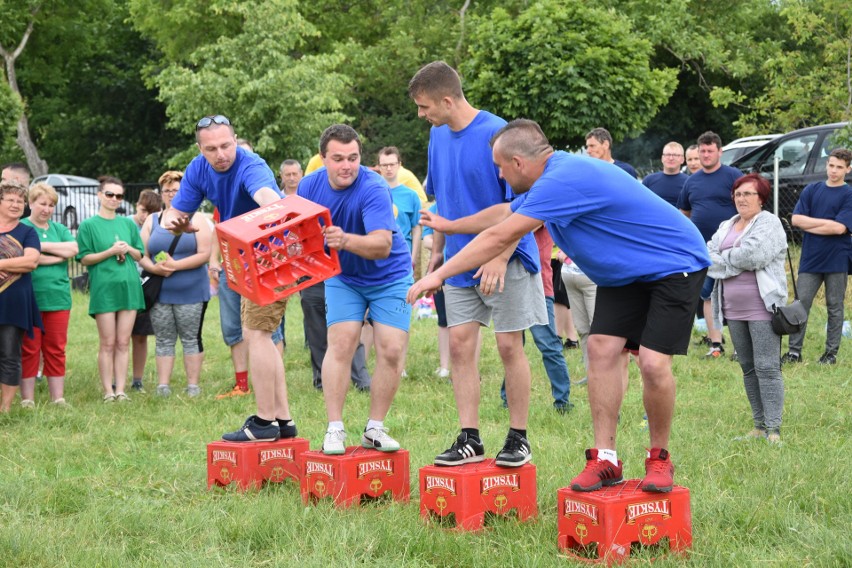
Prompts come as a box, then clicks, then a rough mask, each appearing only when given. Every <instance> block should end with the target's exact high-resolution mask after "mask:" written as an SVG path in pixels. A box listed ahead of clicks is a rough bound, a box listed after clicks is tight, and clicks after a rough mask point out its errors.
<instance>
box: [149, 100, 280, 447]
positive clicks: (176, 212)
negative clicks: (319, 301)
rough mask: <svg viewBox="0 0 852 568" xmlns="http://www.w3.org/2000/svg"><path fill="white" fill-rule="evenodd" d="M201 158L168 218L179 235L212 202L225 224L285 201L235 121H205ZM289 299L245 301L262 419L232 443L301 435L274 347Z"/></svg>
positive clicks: (200, 127) (249, 423)
mask: <svg viewBox="0 0 852 568" xmlns="http://www.w3.org/2000/svg"><path fill="white" fill-rule="evenodd" d="M195 141H196V145H197V146H198V149H199V150H200V152H201V153H200V154H199V155H198V156H196V157H195V158H194V159H193V160H192V161H191V162H190V163H189V166H188V167H187V168H186V172H185V174H184V177H183V180H182V181H181V183H180V190H179V191H178V193H177V195H176V196H175V198H174V199H173V200H172V203H171V207H170V208H169V210H168V211H166V212H165V213H164V214H163V226H164V227H167V228H168V229H169V230H171V231H173V232H180V231H193V230H194V227H192V225H191V223H190V220H189V215H190V214H191V213H193V212H195V211H196V210H197V209H198V207H199V206H200V205H201V202H202V201H203V200H204V199H205V198H207V199H209V200H210V201H211V202H212V203H213V204H214V205H215V206H216V207H217V208H218V209H219V214H220V216H221V219H222V220H223V221H227V220H228V219H231V218H232V217H236V216H239V215H243V214H244V213H248V212H249V211H252V210H254V209H256V208H257V206H258V205H260V206H261V207H263V206H265V205H269V204H270V203H274V202H276V201H278V200H279V199H281V198H282V197H283V196H282V195H281V193H280V192H279V191H278V184H277V183H275V174H273V173H272V170H271V169H269V166H268V165H266V162H264V161H263V160H262V159H261V158H260V156H258V155H257V154H254V153H252V152H247V151H246V150H245V149H243V148H241V147H238V146H237V139H236V137H235V136H234V128H233V126H231V122H230V121H229V120H228V119H227V118H226V117H225V116H222V115H220V114H218V115H211V116H205V117H203V118H202V119H201V120H199V121H198V123H197V124H196V125H195ZM286 307H287V300H286V298H285V299H283V300H279V301H278V302H275V303H273V304H271V305H269V306H259V305H257V304H255V303H254V302H252V301H250V300H249V299H248V298H243V301H242V323H243V330H242V333H243V336H244V337H245V339H246V342H247V345H248V358H249V371H250V372H251V379H252V384H253V385H254V393H255V398H256V400H257V415H254V416H250V417H249V418H248V419H247V420H246V421H245V424H243V426H242V427H241V428H240V429H239V430H236V431H235V432H230V433H227V434H224V435H223V436H222V438H223V439H224V440H226V441H229V442H263V441H274V440H277V439H278V438H279V437H283V438H293V437H295V436H296V425H295V424H294V423H293V421H292V420H291V418H290V407H289V404H288V402H287V383H286V382H285V379H284V361H283V360H282V358H281V356H280V355H279V353H278V351H277V350H276V348H275V344H274V343H273V342H272V332H273V331H275V328H277V327H278V325H279V323H280V322H281V316H282V315H283V314H284V311H285V309H286Z"/></svg>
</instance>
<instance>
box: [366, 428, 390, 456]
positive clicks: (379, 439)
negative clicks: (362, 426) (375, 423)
mask: <svg viewBox="0 0 852 568" xmlns="http://www.w3.org/2000/svg"><path fill="white" fill-rule="evenodd" d="M361 446H363V447H365V448H372V449H374V450H379V451H380V452H395V451H397V450H398V449H399V442H397V441H396V440H394V439H393V438H391V437H390V436H389V435H388V429H387V428H370V429H369V430H364V434H363V435H362V436H361Z"/></svg>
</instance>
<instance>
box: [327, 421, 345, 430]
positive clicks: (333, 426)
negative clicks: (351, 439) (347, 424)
mask: <svg viewBox="0 0 852 568" xmlns="http://www.w3.org/2000/svg"><path fill="white" fill-rule="evenodd" d="M344 429H345V428H343V421H342V420H337V421H335V422H329V423H328V431H329V432H332V431H334V430H344Z"/></svg>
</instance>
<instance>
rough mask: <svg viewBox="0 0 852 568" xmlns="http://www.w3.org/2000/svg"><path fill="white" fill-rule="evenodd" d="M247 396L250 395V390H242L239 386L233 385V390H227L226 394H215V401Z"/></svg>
mask: <svg viewBox="0 0 852 568" xmlns="http://www.w3.org/2000/svg"><path fill="white" fill-rule="evenodd" d="M247 394H251V389H246V390H243V389H241V388H240V387H239V386H237V385H234V388H233V390H229V391H228V392H224V393H222V394H217V395H216V400H222V399H223V398H231V397H232V396H245V395H247Z"/></svg>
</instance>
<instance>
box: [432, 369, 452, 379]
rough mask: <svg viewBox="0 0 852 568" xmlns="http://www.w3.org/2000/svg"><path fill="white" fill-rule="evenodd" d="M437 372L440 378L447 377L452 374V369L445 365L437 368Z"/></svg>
mask: <svg viewBox="0 0 852 568" xmlns="http://www.w3.org/2000/svg"><path fill="white" fill-rule="evenodd" d="M435 374H436V375H438V378H440V379H446V378H447V377H449V376H450V370H449V369H444V368H443V367H438V368H437V369H435Z"/></svg>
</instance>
